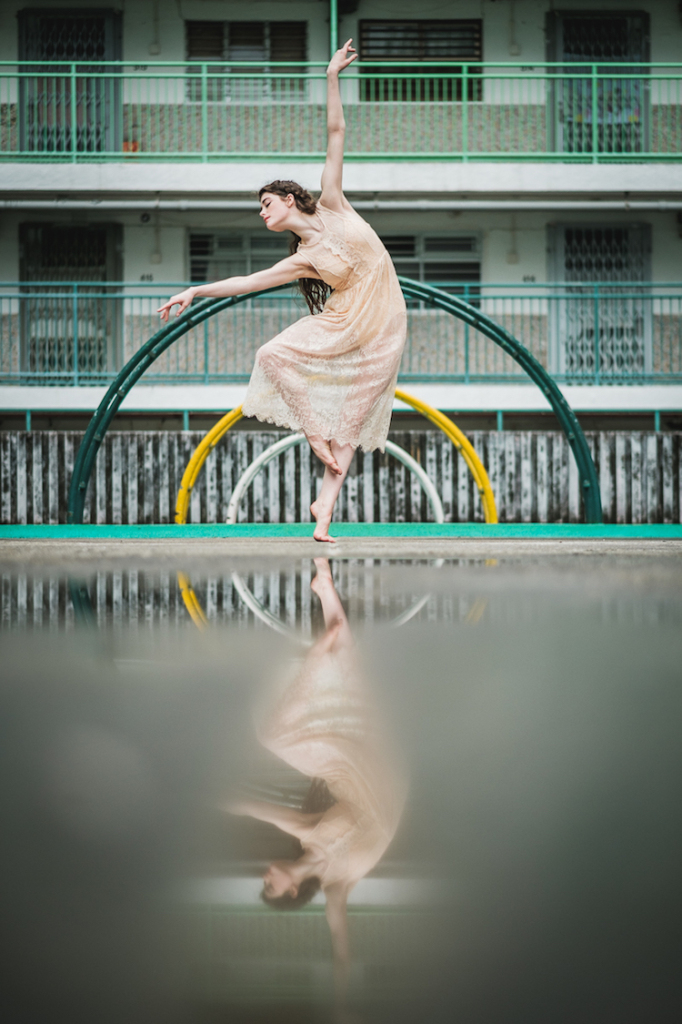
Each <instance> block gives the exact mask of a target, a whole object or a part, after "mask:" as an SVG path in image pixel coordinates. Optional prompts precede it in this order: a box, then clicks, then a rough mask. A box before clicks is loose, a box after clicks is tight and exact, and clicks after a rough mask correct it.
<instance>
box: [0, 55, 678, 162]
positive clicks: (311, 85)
mask: <svg viewBox="0 0 682 1024" xmlns="http://www.w3.org/2000/svg"><path fill="white" fill-rule="evenodd" d="M325 81H326V79H325V66H324V64H321V63H305V64H301V63H299V64H295V63H291V64H272V63H263V62H261V63H258V64H250V63H243V62H239V63H231V64H230V63H207V62H199V61H193V62H185V63H173V62H163V61H158V62H153V63H149V64H133V63H130V62H116V63H114V62H100V63H95V64H85V63H68V62H62V63H59V62H44V63H40V64H38V63H35V62H33V63H27V62H21V63H19V62H16V61H15V62H7V61H5V62H0V159H2V160H31V161H33V160H38V161H45V162H50V161H71V162H74V163H78V162H84V161H98V160H100V161H111V160H116V161H119V160H127V161H134V160H138V161H141V160H196V161H204V162H205V161H209V160H229V159H232V158H234V159H237V158H239V159H244V158H249V159H254V160H260V159H271V158H272V156H273V155H274V154H282V155H286V156H289V157H299V158H319V157H321V156H322V155H323V154H324V150H325V138H326V123H325V122H326V118H325ZM341 89H342V98H343V101H344V106H345V110H346V120H347V125H348V128H347V136H346V140H347V144H346V153H347V158H348V159H349V160H375V159H382V160H401V159H410V160H417V159H419V160H424V159H427V160H462V161H466V160H530V161H563V162H586V161H587V162H594V163H601V162H614V161H615V162H633V161H636V162H641V161H669V160H671V161H678V160H679V159H680V154H681V153H682V63H670V64H663V63H657V64H641V63H638V64H619V65H617V66H616V65H613V64H611V65H609V64H604V63H600V64H595V63H584V64H580V63H571V64H548V63H538V64H532V65H528V64H511V63H462V64H455V63H452V62H450V63H447V64H444V63H437V62H412V63H409V62H400V63H398V62H392V61H391V62H388V61H387V62H381V63H377V62H374V63H368V62H362V63H360V62H358V63H356V64H354V65H352V66H351V68H349V69H348V72H347V73H346V74H345V75H344V76H343V78H342V80H341Z"/></svg>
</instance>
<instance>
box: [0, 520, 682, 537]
mask: <svg viewBox="0 0 682 1024" xmlns="http://www.w3.org/2000/svg"><path fill="white" fill-rule="evenodd" d="M312 532H313V525H312V523H240V524H238V525H236V526H227V525H226V524H225V523H210V524H208V523H206V524H197V525H189V526H175V525H173V524H166V525H157V526H89V525H79V526H64V525H61V526H45V525H35V526H34V525H30V526H19V525H11V526H0V540H179V539H183V540H184V539H189V538H192V539H199V538H200V539H211V538H214V539H218V538H240V537H245V538H262V539H263V540H266V539H267V540H269V539H276V538H296V537H300V538H305V537H311V538H312ZM332 533H333V535H334V536H336V537H339V538H344V537H377V538H378V537H381V538H384V537H392V538H396V539H398V538H406V539H414V538H419V537H425V538H431V539H435V538H450V539H453V540H456V539H462V538H473V539H476V540H493V539H505V540H506V539H512V538H518V539H523V540H529V539H532V540H542V539H547V540H561V539H565V540H583V539H590V538H593V539H598V540H608V539H613V540H625V539H633V540H663V539H682V525H680V524H674V525H668V524H665V525H663V524H659V523H646V524H643V525H635V524H628V525H625V526H615V525H604V524H584V523H570V524H569V523H560V524H554V523H497V524H495V525H490V526H489V525H487V524H485V523H441V524H439V523H334V524H333V526H332Z"/></svg>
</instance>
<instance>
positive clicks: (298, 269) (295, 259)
mask: <svg viewBox="0 0 682 1024" xmlns="http://www.w3.org/2000/svg"><path fill="white" fill-rule="evenodd" d="M319 276H320V275H319V274H318V273H317V271H316V270H315V268H314V267H312V266H311V265H310V263H308V261H307V260H306V258H305V256H302V255H300V254H299V253H297V252H295V253H294V254H293V256H287V257H286V259H283V260H280V261H279V263H275V264H274V266H272V267H268V269H267V270H258V271H257V272H256V273H255V274H247V275H246V276H245V277H228V278H226V279H225V280H224V281H214V282H213V283H212V284H199V285H195V286H192V287H191V288H185V290H184V291H182V292H178V294H177V295H173V296H172V298H170V299H169V300H168V302H165V303H164V304H163V306H159V308H158V309H157V311H156V312H157V313H160V314H161V319H162V320H163V321H166V320H168V317H169V316H170V311H171V309H172V308H173V306H179V307H180V308H179V309H178V311H177V313H176V314H175V315H176V316H180V314H181V313H184V312H185V310H186V309H187V307H188V306H189V305H191V303H192V301H193V300H194V299H224V298H229V297H230V296H233V295H248V294H249V293H250V292H260V291H263V289H265V288H276V287H277V286H278V285H280V284H291V283H292V282H293V281H298V279H299V278H300V277H314V278H319Z"/></svg>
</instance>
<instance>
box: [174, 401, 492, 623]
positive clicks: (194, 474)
mask: <svg viewBox="0 0 682 1024" xmlns="http://www.w3.org/2000/svg"><path fill="white" fill-rule="evenodd" d="M395 397H396V398H397V399H398V400H399V401H401V402H404V403H405V404H406V405H410V406H412V408H413V409H415V410H416V411H417V412H420V413H421V414H422V416H425V417H426V418H427V419H428V420H431V422H432V423H434V424H435V425H436V426H437V427H438V428H439V429H440V430H442V431H443V433H444V434H445V435H446V437H449V438H450V440H451V441H452V443H453V444H454V446H455V448H456V449H457V451H459V452H461V454H462V458H463V459H464V461H465V462H466V464H467V466H468V467H469V471H470V473H471V475H472V476H473V478H474V481H475V483H476V486H477V488H478V493H479V494H480V495H481V504H482V506H483V515H484V517H485V521H486V523H496V522H497V508H496V507H495V497H494V495H493V491H492V488H491V486H490V480H489V479H488V474H487V473H486V471H485V467H484V465H483V463H482V462H481V460H480V459H479V457H478V455H477V454H476V452H475V450H474V447H473V445H472V444H471V442H470V441H469V440H468V438H466V437H465V436H464V434H463V433H462V431H461V430H460V429H459V427H457V426H456V425H455V424H454V423H453V422H452V420H451V419H449V418H448V417H447V416H446V415H445V413H442V412H441V411H440V410H439V409H434V408H433V406H431V405H427V404H426V402H422V401H421V400H420V399H418V398H413V397H412V396H411V395H408V394H407V392H405V391H402V390H401V389H398V390H396V393H395ZM242 416H243V413H242V407H241V405H239V406H237V408H236V409H233V410H232V412H228V413H227V415H225V416H223V418H222V419H221V420H219V421H218V422H217V423H216V425H215V426H214V427H212V428H211V430H209V432H208V434H206V437H204V438H203V439H202V440H201V441H200V442H199V444H198V445H197V447H196V449H195V451H194V453H193V455H192V458H191V459H190V460H189V462H188V463H187V468H186V469H185V472H184V473H183V476H182V482H181V484H180V490H179V491H178V498H177V501H176V503H175V522H176V523H180V524H181V523H186V522H187V510H188V508H189V500H190V497H191V495H192V489H193V487H194V485H195V483H196V482H197V480H198V478H199V473H200V472H201V469H202V467H203V465H204V462H205V461H206V459H207V458H208V456H209V455H210V454H211V452H212V451H213V449H214V448H215V446H216V445H217V444H218V442H219V441H220V440H221V438H223V437H224V436H225V434H226V433H227V432H228V430H230V428H231V427H233V426H234V425H235V423H237V422H238V421H239V420H240V419H241V418H242ZM187 583H189V581H187ZM181 589H182V583H181ZM193 593H194V592H193V591H192V594H193ZM184 597H185V591H184V590H183V598H184ZM195 600H196V598H195ZM185 603H186V604H187V601H185ZM187 607H188V609H189V605H187ZM195 611H196V609H195ZM201 614H202V616H203V612H202V613H201ZM190 615H192V618H193V619H194V620H195V622H196V619H195V616H194V614H193V613H192V610H191V609H190ZM204 621H205V618H204Z"/></svg>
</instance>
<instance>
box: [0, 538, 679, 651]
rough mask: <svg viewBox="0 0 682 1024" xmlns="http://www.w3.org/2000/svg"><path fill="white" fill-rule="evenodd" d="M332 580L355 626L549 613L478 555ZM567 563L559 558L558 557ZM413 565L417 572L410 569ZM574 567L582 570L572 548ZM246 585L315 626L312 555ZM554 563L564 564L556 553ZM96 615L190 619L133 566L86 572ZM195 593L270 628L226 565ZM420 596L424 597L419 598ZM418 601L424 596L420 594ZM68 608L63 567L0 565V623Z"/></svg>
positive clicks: (147, 624)
mask: <svg viewBox="0 0 682 1024" xmlns="http://www.w3.org/2000/svg"><path fill="white" fill-rule="evenodd" d="M334 564H335V579H336V586H337V589H338V592H339V595H340V597H341V599H342V600H343V602H344V605H345V607H346V609H347V612H348V617H349V619H350V621H351V622H352V623H353V628H356V627H357V628H358V629H363V628H365V627H370V626H372V625H385V624H387V623H389V622H390V621H394V622H395V621H396V620H398V619H399V618H400V617H401V616H403V615H405V614H407V615H410V614H411V613H412V612H413V611H414V609H415V607H417V606H419V607H417V611H416V614H415V620H421V621H428V622H442V623H448V624H455V623H458V622H469V623H470V622H472V616H473V617H474V618H476V616H477V614H478V612H477V611H476V610H475V609H476V607H477V605H478V606H479V608H480V598H481V596H482V595H483V594H485V595H486V599H487V606H486V609H485V613H484V616H483V618H484V620H485V621H489V622H496V623H505V622H509V623H515V622H519V621H535V620H537V619H538V618H542V617H544V616H545V615H546V614H547V607H548V606H547V603H546V601H545V599H544V598H543V597H542V596H541V595H539V593H538V591H537V590H534V589H533V588H530V589H529V590H528V592H527V593H526V594H525V595H523V594H520V593H518V589H517V585H518V573H517V570H516V568H515V567H514V564H510V565H509V566H508V567H505V563H504V560H503V559H500V564H499V565H498V567H497V568H496V569H495V574H494V576H495V579H494V586H493V583H492V578H491V577H490V576H489V575H488V574H487V570H486V573H485V574H484V573H483V572H482V571H481V570H482V569H483V567H484V565H485V562H484V560H483V559H478V560H477V559H473V558H461V559H449V560H448V561H446V562H445V563H444V564H443V566H442V567H441V569H440V570H439V571H438V573H435V572H434V571H433V562H426V561H423V562H422V561H418V560H412V561H402V562H396V561H391V560H390V559H360V558H350V559H343V560H341V559H336V560H335V563H334ZM565 565H566V563H564V567H565ZM415 569H417V570H419V571H418V572H415V571H414V570H415ZM571 569H572V571H574V572H575V573H577V574H580V572H581V570H580V567H579V564H578V561H577V559H576V557H575V556H574V557H573V558H572V560H571ZM240 571H241V572H242V578H243V579H244V581H245V583H246V584H247V585H248V586H249V588H250V590H251V593H252V594H253V595H254V597H255V598H257V600H258V601H259V602H260V603H261V604H262V606H263V607H264V608H265V609H266V610H267V611H268V612H270V614H271V615H273V616H274V617H275V618H276V619H278V620H279V621H281V622H282V623H283V625H284V626H285V627H290V628H292V629H295V630H296V631H297V632H298V633H299V634H301V635H303V636H307V637H309V636H311V635H312V634H313V632H314V631H315V630H316V629H318V628H319V626H320V620H321V612H320V609H319V606H316V603H315V598H314V596H313V595H311V593H310V580H311V576H312V571H311V563H310V561H309V560H307V559H305V560H301V561H299V562H296V563H294V564H292V565H290V566H286V567H277V568H276V569H275V570H274V571H272V572H253V571H249V569H248V568H244V569H240ZM557 571H563V570H562V569H561V567H560V565H559V563H557ZM84 582H85V585H86V587H87V590H88V593H89V597H90V601H91V603H92V607H93V613H94V618H95V621H96V622H97V624H98V625H99V626H111V627H114V628H116V629H127V628H133V629H139V630H147V631H149V630H152V631H153V630H157V629H158V628H159V627H161V628H166V629H184V628H186V627H187V626H188V625H191V623H190V619H189V615H188V612H187V608H186V607H185V605H184V604H183V601H182V597H181V594H180V590H179V587H178V584H177V578H176V574H175V572H158V571H153V570H142V569H137V568H123V569H121V570H118V571H107V572H104V571H99V572H93V573H92V574H91V575H89V576H88V577H87V578H86V579H85V581H84ZM192 583H193V586H194V589H195V591H196V594H197V597H198V599H199V601H200V603H201V606H202V608H203V610H204V612H205V614H206V617H207V619H208V621H209V623H210V624H211V625H216V626H220V627H229V628H237V629H245V630H251V629H267V628H268V627H267V626H266V625H265V624H264V623H263V622H261V621H259V619H258V618H257V617H256V616H254V614H253V612H252V611H251V610H250V609H249V608H248V607H246V605H245V604H244V602H243V600H242V598H241V597H240V595H239V594H238V592H237V590H236V588H235V586H234V583H233V580H232V576H231V574H230V572H226V573H225V574H221V575H217V574H215V573H214V572H206V571H204V570H198V571H196V572H193V573H192ZM606 589H607V590H608V593H604V594H603V595H602V596H601V597H600V599H599V601H598V602H595V605H594V615H595V616H596V617H597V619H598V621H600V622H604V623H608V622H622V621H628V622H630V621H631V622H633V623H638V622H640V621H650V622H652V623H657V622H664V621H673V620H674V621H675V622H679V621H680V609H679V601H678V599H677V598H675V597H674V595H672V594H668V596H666V593H665V591H661V592H651V591H650V592H646V591H645V589H643V588H642V587H640V586H639V584H638V583H634V584H633V586H631V587H628V588H626V589H619V590H616V589H614V588H613V587H610V588H606ZM563 594H564V597H565V598H566V599H567V600H569V601H571V600H575V601H578V602H583V601H584V599H585V589H584V586H582V584H581V586H579V587H573V588H572V587H571V585H570V584H569V585H568V586H567V587H564V588H563ZM424 599H426V600H424ZM422 602H423V604H422ZM74 625H75V616H74V610H73V606H72V604H71V597H70V594H69V586H68V581H67V579H66V577H65V576H64V575H63V574H62V573H60V572H57V571H55V572H49V571H46V572H44V573H34V574H32V573H30V572H10V571H7V570H6V571H5V572H4V573H3V574H2V587H1V588H0V629H3V628H8V627H10V628H14V627H17V626H18V627H26V628H36V627H37V628H41V627H46V626H47V627H50V628H52V627H59V628H67V629H68V628H71V627H73V626H74Z"/></svg>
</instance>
